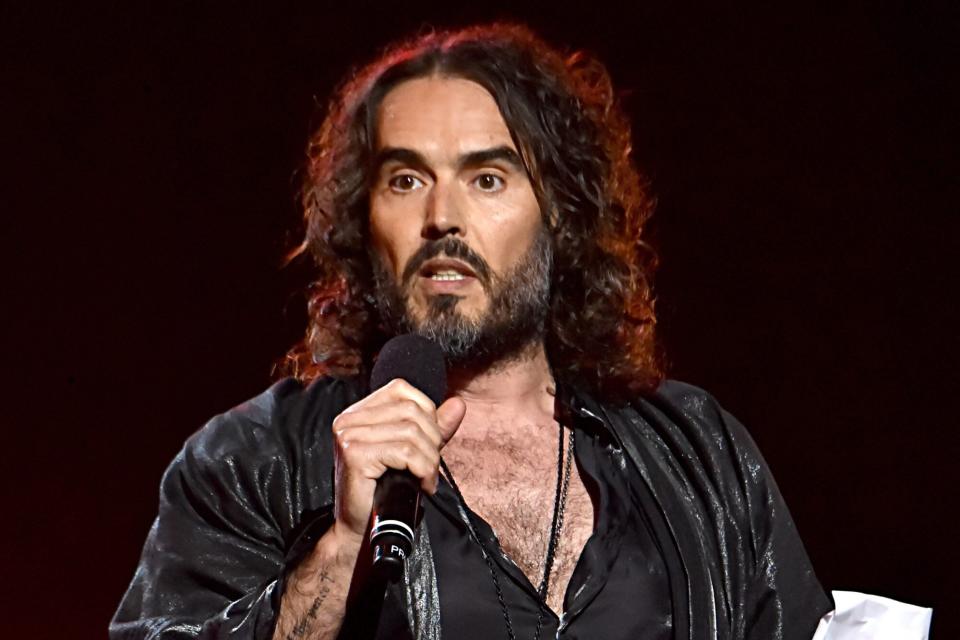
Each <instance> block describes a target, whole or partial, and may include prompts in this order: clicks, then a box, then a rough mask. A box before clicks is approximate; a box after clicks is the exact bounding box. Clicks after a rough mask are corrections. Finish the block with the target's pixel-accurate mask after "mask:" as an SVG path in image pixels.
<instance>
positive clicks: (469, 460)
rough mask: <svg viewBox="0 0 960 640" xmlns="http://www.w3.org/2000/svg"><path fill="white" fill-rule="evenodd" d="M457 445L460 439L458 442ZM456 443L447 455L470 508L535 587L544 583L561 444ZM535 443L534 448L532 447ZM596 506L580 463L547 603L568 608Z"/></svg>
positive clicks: (573, 472) (566, 506) (558, 608)
mask: <svg viewBox="0 0 960 640" xmlns="http://www.w3.org/2000/svg"><path fill="white" fill-rule="evenodd" d="M454 442H456V440H455V441H454ZM454 442H451V443H450V445H448V446H447V447H446V448H445V449H444V451H443V456H444V459H445V460H446V462H447V464H448V465H449V467H450V470H451V471H452V473H453V474H454V477H455V479H456V481H457V484H458V485H459V486H460V489H461V491H462V492H463V495H464V499H465V500H466V502H467V504H468V505H469V506H470V508H471V509H472V510H473V511H474V512H475V513H477V514H478V515H479V516H480V517H482V518H483V519H484V520H485V521H486V522H487V523H488V524H489V525H490V526H491V527H492V528H493V530H494V532H495V533H496V535H497V539H498V540H499V542H500V546H501V548H502V549H503V551H504V552H505V553H506V554H507V555H508V556H509V557H510V558H511V559H512V560H513V561H514V562H515V563H516V564H517V566H518V567H519V568H520V569H521V570H522V571H523V572H524V574H525V575H526V576H527V578H528V579H529V580H530V582H531V584H533V585H534V587H537V586H539V584H540V581H541V579H542V578H543V570H544V562H545V559H546V555H547V547H548V544H549V539H550V528H551V523H552V519H553V511H554V503H555V499H556V490H557V464H558V460H557V445H556V440H554V444H553V447H552V449H548V448H547V447H540V448H531V447H529V446H526V447H525V446H522V443H510V442H497V443H490V442H476V441H470V440H469V439H463V440H461V441H459V442H456V445H454ZM528 444H529V443H528ZM593 519H594V510H593V503H592V501H591V498H590V495H589V494H588V492H587V490H586V487H585V486H584V484H583V481H582V479H581V477H580V473H579V471H578V469H577V465H576V464H572V465H571V477H570V482H569V488H568V490H567V494H566V500H565V504H564V517H563V527H562V530H561V535H560V537H559V539H558V545H557V549H556V552H555V559H554V563H553V568H552V570H551V574H550V575H551V577H550V588H549V590H548V592H547V604H548V605H549V606H550V608H551V609H553V610H554V611H555V612H561V611H562V609H563V596H564V594H565V593H566V588H567V584H568V583H569V581H570V577H571V575H572V574H573V570H574V568H575V567H576V564H577V561H578V560H579V558H580V554H581V552H582V551H583V546H584V544H586V541H587V539H588V538H589V537H590V534H591V533H592V532H593Z"/></svg>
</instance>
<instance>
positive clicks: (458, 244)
mask: <svg viewBox="0 0 960 640" xmlns="http://www.w3.org/2000/svg"><path fill="white" fill-rule="evenodd" d="M441 254H442V255H445V256H447V257H448V258H457V259H459V260H463V261H464V262H466V263H467V264H468V265H470V267H471V268H472V269H473V270H474V272H475V273H476V274H477V279H478V280H479V281H480V283H481V284H482V285H483V286H484V287H489V285H490V281H491V275H492V272H491V270H490V265H488V264H487V261H486V260H484V259H483V258H481V257H480V255H479V254H477V253H476V252H475V251H474V250H473V249H471V248H470V247H468V246H467V243H466V242H464V241H463V240H460V239H459V238H454V237H452V236H448V237H446V238H442V239H440V240H431V241H429V242H425V243H424V244H423V245H421V247H420V248H419V249H417V252H416V253H414V254H413V255H412V256H410V259H409V260H407V266H406V267H404V269H403V274H402V275H401V283H402V285H403V286H406V285H407V283H408V282H410V279H411V278H413V276H415V275H416V274H417V273H418V272H419V271H420V268H421V267H422V266H423V263H424V262H426V261H427V260H430V259H431V258H435V257H437V256H439V255H441Z"/></svg>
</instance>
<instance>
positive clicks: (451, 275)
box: [430, 271, 463, 280]
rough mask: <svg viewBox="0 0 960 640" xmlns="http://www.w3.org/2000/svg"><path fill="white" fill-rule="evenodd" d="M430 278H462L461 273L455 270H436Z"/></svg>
mask: <svg viewBox="0 0 960 640" xmlns="http://www.w3.org/2000/svg"><path fill="white" fill-rule="evenodd" d="M430 279H431V280H463V274H462V273H457V272H456V271H438V272H437V273H435V274H433V275H432V276H430Z"/></svg>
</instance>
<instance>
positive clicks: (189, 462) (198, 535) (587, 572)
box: [110, 378, 832, 640]
mask: <svg viewBox="0 0 960 640" xmlns="http://www.w3.org/2000/svg"><path fill="white" fill-rule="evenodd" d="M558 391H559V390H558ZM574 391H575V393H573V394H572V397H571V402H570V403H569V406H570V408H571V410H572V411H573V412H575V413H576V415H577V419H576V420H574V421H572V422H568V421H565V420H560V422H561V424H564V425H574V427H575V428H576V429H577V436H578V445H579V446H578V462H579V464H580V465H581V468H582V469H583V471H584V473H583V477H584V478H585V479H586V481H589V482H592V483H594V484H595V485H596V489H597V491H598V492H599V493H598V502H599V504H598V506H599V513H600V517H599V518H598V519H597V522H596V530H595V532H594V536H593V537H592V538H591V539H590V540H589V542H588V543H587V545H586V547H585V549H584V551H583V554H582V557H581V558H580V562H579V565H578V566H577V568H576V570H575V573H574V576H573V578H572V586H571V587H570V588H569V589H568V591H567V594H566V606H565V609H566V610H567V612H568V615H566V616H565V617H564V623H563V625H562V626H563V629H562V630H561V633H560V636H561V637H563V638H616V637H634V638H645V637H647V638H661V637H666V635H669V636H670V637H674V638H676V639H677V640H809V639H810V637H812V636H813V632H814V629H815V628H816V626H817V623H818V621H819V619H820V617H821V616H822V615H823V614H824V613H826V612H827V611H829V609H830V608H831V606H832V603H831V602H830V600H829V598H828V597H827V595H826V593H825V592H824V590H823V588H822V587H821V586H820V584H819V582H818V581H817V579H816V576H815V574H814V572H813V568H812V567H811V565H810V561H809V558H807V555H806V552H805V551H804V549H803V544H802V543H801V541H800V538H799V535H798V533H797V530H796V527H795V526H794V523H793V520H792V518H791V517H790V513H789V511H788V510H787V508H786V505H785V504H784V502H783V498H782V496H781V495H780V492H779V491H778V489H777V486H776V483H775V482H774V480H773V477H772V476H771V474H770V471H769V469H768V468H767V466H766V464H765V463H764V461H763V458H762V456H761V455H760V453H759V451H757V448H756V445H755V444H754V443H753V441H752V439H751V438H750V436H749V434H748V433H747V431H746V429H744V427H743V425H741V424H740V423H739V422H738V421H737V420H736V419H735V418H734V417H733V416H731V415H730V414H729V413H727V412H726V411H724V410H723V408H722V407H721V406H720V405H719V404H718V403H717V402H716V400H714V399H713V397H712V396H710V395H709V394H707V393H706V392H704V391H703V390H702V389H698V388H696V387H693V386H690V385H686V384H683V383H680V382H676V381H669V380H668V381H664V382H663V384H661V385H660V387H659V388H658V389H657V390H656V392H654V393H651V394H648V395H645V396H642V397H638V398H636V399H634V400H632V401H631V402H629V403H627V404H620V405H611V404H606V403H601V402H600V401H598V400H597V399H595V398H593V397H591V396H590V395H589V394H587V393H584V392H581V391H579V390H574ZM366 392H367V391H366V389H365V387H364V385H363V384H362V381H358V380H355V379H334V378H328V379H320V380H317V381H316V382H314V383H312V384H311V385H310V386H309V387H306V388H305V387H303V386H302V385H301V384H300V383H299V382H297V381H295V380H291V379H286V380H281V381H279V382H277V383H276V384H275V385H274V386H272V387H271V388H270V389H268V390H267V391H266V392H264V393H262V394H260V395H258V396H257V397H255V398H253V399H251V400H250V401H248V402H245V403H243V404H241V405H240V406H238V407H236V408H234V409H232V410H230V411H228V412H226V413H224V414H222V415H220V416H217V417H215V418H214V419H212V420H211V421H210V422H209V423H207V425H205V426H204V427H203V428H202V429H201V430H200V431H198V432H197V433H196V434H194V435H193V436H192V437H191V438H190V439H189V440H188V441H187V442H186V443H185V445H184V448H183V450H182V451H181V452H180V453H179V454H178V455H177V456H176V458H175V459H174V460H173V462H172V463H171V464H170V466H169V468H168V469H167V471H166V473H165V474H164V477H163V480H162V481H161V489H160V496H159V497H160V501H159V508H158V513H157V517H156V520H155V521H154V524H153V526H152V527H151V529H150V533H149V535H148V536H147V540H146V542H145V543H144V547H143V553H142V555H141V558H140V562H139V564H138V566H137V569H136V571H135V573H134V575H133V580H132V581H131V583H130V587H129V589H128V590H127V592H126V594H125V595H124V597H123V600H122V601H121V603H120V606H119V607H118V609H117V612H116V614H115V615H114V618H113V620H112V621H111V623H110V637H111V639H112V640H145V639H149V640H183V639H186V638H190V639H194V638H196V639H204V640H214V639H219V640H269V639H270V638H272V636H273V632H274V625H275V623H276V619H277V615H278V612H279V610H280V606H281V600H282V596H283V593H284V590H285V588H286V581H287V578H288V577H289V575H290V574H291V572H292V571H294V570H295V569H296V567H297V566H298V564H299V563H300V562H301V561H302V559H303V558H304V557H305V556H306V555H307V554H308V553H309V552H310V550H311V549H312V548H313V547H314V545H315V544H316V541H317V540H319V539H320V537H321V536H322V535H323V533H324V532H325V531H326V530H327V529H328V528H329V526H330V525H331V524H332V522H333V494H334V491H333V489H334V447H333V442H332V437H331V430H330V426H331V423H332V421H333V419H334V418H335V417H336V415H337V414H339V413H340V412H341V411H343V409H344V408H345V407H347V406H349V405H350V404H352V403H354V402H356V401H357V400H358V399H360V398H361V397H363V395H364V394H365V393H366ZM800 409H802V408H799V407H785V408H784V410H785V411H796V410H800ZM586 425H590V426H589V427H588V426H586ZM590 429H593V431H590ZM606 435H610V436H611V439H612V440H613V443H612V444H611V443H610V442H607V441H605V439H604V438H605V436H606ZM445 492H446V489H445V490H444V492H442V493H441V494H440V495H439V497H438V498H437V500H436V501H435V502H431V501H427V502H425V507H426V509H425V511H426V518H427V521H426V526H424V527H422V531H421V534H423V535H421V536H419V537H418V542H417V545H416V546H417V548H416V549H415V553H414V554H412V555H411V556H410V557H409V558H408V560H407V569H408V571H407V572H406V573H405V576H404V581H403V582H402V583H400V584H398V585H397V586H396V588H394V589H392V590H391V592H390V598H389V600H388V601H384V600H383V598H382V597H381V598H380V600H379V602H380V604H381V605H382V606H383V613H384V616H383V617H382V618H381V619H380V620H382V621H383V623H384V626H383V627H382V628H384V629H386V628H389V625H390V624H393V625H394V626H393V627H392V628H393V629H395V630H397V633H396V634H395V635H383V636H381V637H391V638H414V639H415V640H444V639H445V638H468V639H469V638H471V637H484V638H504V637H506V630H505V629H504V628H502V627H501V626H500V624H501V623H502V613H501V612H500V611H499V606H498V605H497V604H496V601H495V595H493V588H492V583H491V581H490V574H489V571H488V570H487V567H486V565H485V563H484V562H483V560H482V557H481V556H480V555H479V549H478V548H477V547H476V545H475V543H471V542H470V541H469V540H468V539H467V537H466V534H465V531H464V530H463V528H462V525H461V524H460V523H459V522H458V520H457V518H455V517H452V516H456V515H457V513H456V512H455V511H452V510H450V509H448V508H445V506H444V505H449V504H451V503H449V502H447V500H448V498H449V494H446V493H445ZM625 496H627V498H628V499H625ZM625 504H626V505H629V506H631V507H632V509H630V510H629V511H628V513H627V514H626V515H624V511H623V506H624V505H625ZM484 535H488V536H489V535H491V532H490V531H489V528H487V529H485V531H484ZM434 538H435V539H434ZM490 546H493V545H490ZM654 550H655V551H654ZM495 560H496V562H497V566H498V567H499V570H500V571H502V572H503V574H502V576H501V579H500V582H501V584H502V585H503V586H504V588H505V590H506V592H507V593H506V595H507V598H508V600H509V606H510V612H511V615H512V618H513V622H514V625H515V627H516V630H517V633H516V637H517V638H518V640H526V638H532V637H533V633H532V625H534V624H535V622H536V617H535V613H536V600H535V596H534V593H533V589H532V587H531V585H530V584H529V582H528V581H527V580H526V578H525V577H523V576H522V574H521V573H520V572H519V571H518V570H517V569H516V568H515V567H511V566H510V563H509V562H507V561H506V560H504V559H503V558H495ZM131 562H132V559H131ZM664 568H665V569H664ZM664 576H666V578H665V577H664ZM664 591H669V597H664ZM441 599H442V600H443V601H442V602H441ZM369 617H370V616H366V618H367V619H369ZM545 622H546V625H547V626H546V628H545V629H544V631H543V632H542V633H541V637H542V638H544V639H546V638H548V637H550V636H551V635H554V637H556V635H555V633H556V629H557V628H558V627H559V626H560V624H561V623H560V621H558V620H557V619H556V618H555V617H554V616H552V615H547V616H546V618H545ZM671 626H672V633H669V634H668V632H667V631H666V630H667V629H670V628H671ZM665 634H666V635H665Z"/></svg>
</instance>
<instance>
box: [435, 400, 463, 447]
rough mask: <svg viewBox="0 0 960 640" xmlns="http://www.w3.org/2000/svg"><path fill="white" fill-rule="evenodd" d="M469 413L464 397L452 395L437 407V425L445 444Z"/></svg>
mask: <svg viewBox="0 0 960 640" xmlns="http://www.w3.org/2000/svg"><path fill="white" fill-rule="evenodd" d="M466 415H467V403H466V402H464V401H463V398H460V397H458V396H452V397H450V398H447V400H446V401H445V402H444V403H443V404H442V405H440V408H438V409H437V426H438V427H439V429H440V436H441V437H442V438H443V444H447V443H448V442H450V439H451V438H452V437H453V434H455V433H456V432H457V429H459V428H460V424H461V423H462V422H463V418H464V416H466Z"/></svg>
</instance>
